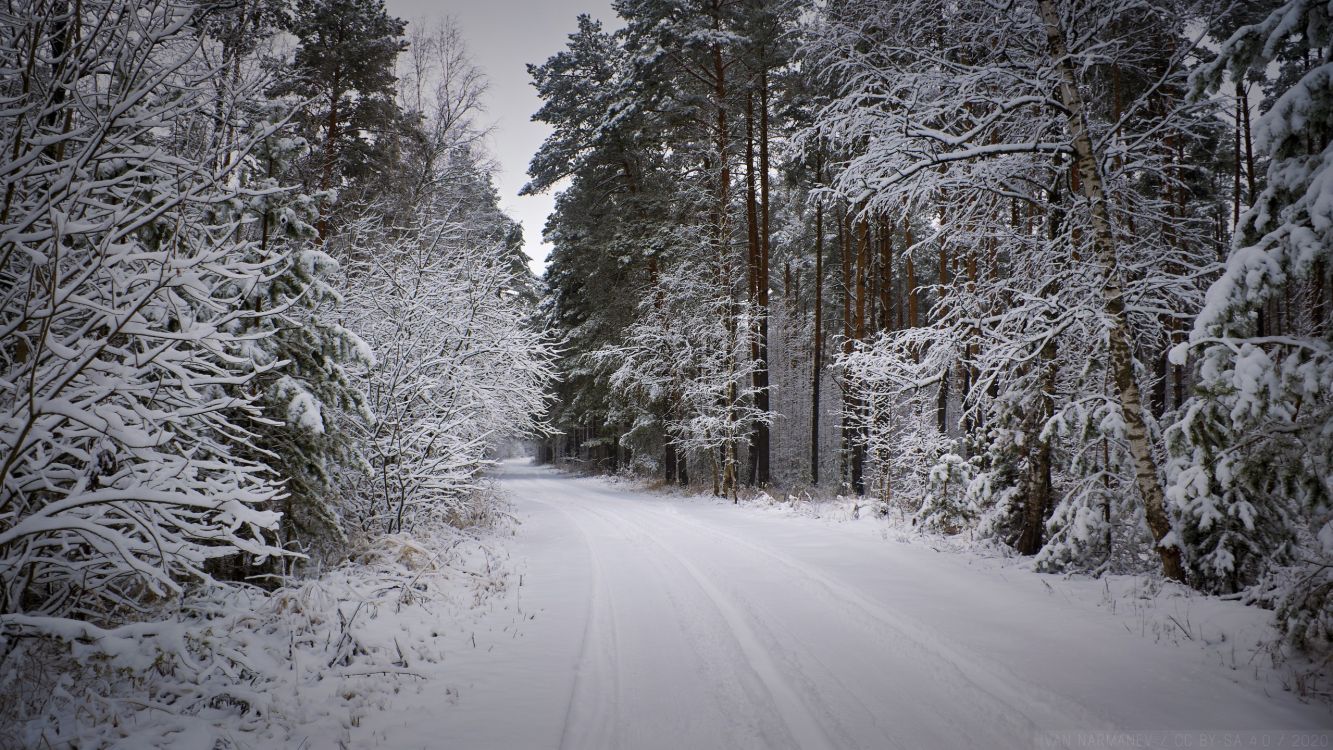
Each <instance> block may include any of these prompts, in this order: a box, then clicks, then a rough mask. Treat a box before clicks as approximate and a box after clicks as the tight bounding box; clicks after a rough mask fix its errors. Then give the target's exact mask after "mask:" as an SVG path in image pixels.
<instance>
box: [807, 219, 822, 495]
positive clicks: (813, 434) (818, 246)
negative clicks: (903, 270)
mask: <svg viewBox="0 0 1333 750" xmlns="http://www.w3.org/2000/svg"><path fill="white" fill-rule="evenodd" d="M813 359H814V367H813V373H812V374H811V382H810V484H814V485H817V484H819V381H820V376H821V375H822V374H823V371H824V204H823V203H822V202H820V203H816V204H815V332H814V355H813Z"/></svg>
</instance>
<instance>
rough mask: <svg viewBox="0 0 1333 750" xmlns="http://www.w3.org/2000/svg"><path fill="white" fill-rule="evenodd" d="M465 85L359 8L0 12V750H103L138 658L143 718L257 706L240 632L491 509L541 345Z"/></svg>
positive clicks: (537, 401) (461, 73)
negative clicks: (150, 712) (490, 469)
mask: <svg viewBox="0 0 1333 750" xmlns="http://www.w3.org/2000/svg"><path fill="white" fill-rule="evenodd" d="M485 85H486V84H485V77H484V74H483V73H482V71H481V70H480V69H478V68H477V67H476V66H475V65H474V64H472V62H471V60H470V58H469V57H468V53H467V50H466V47H465V45H464V43H463V40H462V38H461V35H460V34H459V32H458V30H457V28H455V27H453V26H451V25H449V24H447V23H443V24H439V25H437V26H429V25H427V26H420V27H413V28H410V29H409V28H408V27H407V25H406V24H405V22H403V21H402V20H400V19H397V18H395V17H392V16H390V15H389V14H388V13H387V12H386V10H385V8H384V5H383V3H382V2H380V0H295V1H294V2H289V1H288V0H237V1H236V2H230V1H228V2H201V3H181V2H176V1H175V0H72V1H70V0H31V1H24V0H20V1H19V2H11V3H9V5H8V6H7V9H6V10H4V11H3V13H2V14H0V102H2V103H0V108H3V111H4V114H3V116H0V141H3V142H4V147H3V150H4V155H3V157H2V158H0V180H2V181H3V193H4V195H3V204H2V205H0V456H3V463H2V464H0V664H3V677H0V694H4V695H5V696H6V697H5V698H4V699H3V700H0V704H3V706H4V707H3V708H0V719H2V720H0V726H4V727H5V729H4V730H3V731H0V735H5V739H3V740H0V745H5V746H9V743H10V742H20V743H21V746H30V747H36V746H38V745H40V746H43V747H50V746H65V745H62V743H69V744H68V745H67V746H77V747H92V746H100V745H99V743H100V742H104V741H107V740H106V737H105V736H100V737H98V738H96V739H94V738H91V737H86V736H83V735H81V734H80V732H86V731H94V732H103V733H105V732H113V733H114V729H112V726H113V724H114V723H115V720H114V719H113V717H116V716H118V715H123V712H124V711H125V709H124V705H123V704H120V705H117V704H116V702H115V700H114V699H113V698H112V696H114V695H115V694H116V691H115V690H114V689H113V688H112V686H114V685H116V684H118V683H120V682H121V681H122V678H123V677H124V676H125V675H127V674H135V675H140V677H139V678H138V679H140V680H143V679H144V678H143V677H142V673H143V672H144V670H145V669H150V670H151V669H157V670H160V672H161V673H162V674H163V675H166V676H167V677H168V679H166V680H160V681H158V682H156V683H152V684H148V682H145V685H147V687H145V688H144V690H145V691H148V692H147V693H146V694H145V695H141V696H138V698H136V700H139V701H142V703H143V704H144V705H147V706H149V707H157V710H162V711H166V712H170V713H172V714H189V713H192V712H199V711H205V712H207V711H208V710H218V709H220V708H221V707H224V706H227V705H230V706H240V707H243V708H244V710H242V713H247V712H248V713H249V714H250V715H251V716H253V715H254V714H256V713H262V711H263V709H262V708H260V706H261V705H263V704H262V703H261V702H260V701H259V698H258V697H257V695H254V694H251V695H247V694H245V693H243V692H237V690H238V688H237V685H244V684H245V683H246V682H250V681H253V680H254V679H256V675H263V674H264V673H265V668H264V666H263V662H262V660H260V659H259V658H258V654H257V653H256V652H257V651H259V648H257V647H256V648H251V647H246V646H243V645H239V644H238V642H237V637H236V635H235V634H236V632H238V631H245V632H251V631H253V632H254V633H257V634H262V633H263V632H265V629H272V628H273V627H274V624H275V623H280V622H288V620H290V617H289V618H288V620H282V619H281V614H282V612H283V611H284V609H289V610H290V609H299V608H300V607H301V606H302V602H301V598H300V597H302V596H308V595H310V592H309V591H306V590H304V589H302V588H301V586H302V584H303V583H304V582H307V581H311V580H315V579H317V578H318V577H319V576H320V575H321V574H323V573H325V572H327V571H330V570H333V569H335V568H337V567H338V566H339V565H340V563H342V562H343V561H345V560H347V559H348V558H349V556H350V557H353V558H357V557H358V556H360V557H365V556H366V555H371V556H374V555H375V554H380V555H381V556H385V555H387V554H388V553H387V552H386V551H385V550H386V547H385V544H386V543H385V542H384V540H385V539H389V540H392V539H395V538H396V539H399V542H398V544H399V546H402V545H406V544H408V539H407V537H405V536H403V535H404V534H406V533H407V532H409V531H411V530H413V529H418V530H420V529H423V528H436V529H454V530H455V531H454V532H453V533H454V535H455V536H458V535H462V534H464V532H465V530H467V529H470V528H474V527H478V526H484V525H486V524H487V523H488V519H489V517H490V516H492V515H494V514H495V513H496V512H497V507H498V506H497V505H496V502H495V500H494V497H493V495H492V494H490V493H488V492H487V491H486V490H485V482H484V480H483V479H482V477H481V470H482V469H483V468H484V466H486V465H487V464H489V462H490V461H491V460H492V459H493V457H494V455H495V452H496V451H497V449H500V448H502V447H503V446H504V445H506V444H507V441H509V440H511V439H514V438H520V437H523V436H526V435H531V434H533V432H534V430H539V429H541V424H542V406H543V401H544V398H545V396H544V393H545V387H546V381H547V379H548V377H549V375H550V374H551V366H552V362H553V359H552V358H553V352H554V350H553V349H552V347H551V343H550V341H549V340H548V338H547V337H546V335H545V334H544V333H543V332H542V330H541V328H540V326H538V325H536V324H535V323H533V322H532V316H533V314H534V312H535V308H534V304H535V301H536V297H537V285H536V280H535V279H534V278H533V277H532V275H531V273H530V272H529V270H528V267H527V258H526V256H524V255H523V253H522V248H521V246H520V245H521V236H520V235H519V230H518V226H517V225H516V224H515V223H514V222H513V221H512V220H511V219H510V218H509V217H508V216H506V215H505V214H504V213H503V212H502V211H501V209H500V208H499V196H498V194H497V193H496V191H495V188H494V187H493V184H492V177H491V175H492V171H493V169H494V167H493V164H492V161H491V157H490V155H489V154H488V152H487V151H486V148H485V144H484V135H485V128H486V123H485V121H484V119H483V118H482V117H481V106H482V101H481V98H482V96H483V94H484V91H485ZM445 541H448V540H447V539H446V540H445ZM453 543H457V540H455V541H454V542H452V543H451V544H453ZM435 554H436V553H435V552H433V551H432V552H431V555H432V556H434V555H435ZM440 554H443V552H441V553H440ZM381 567H382V566H381ZM381 572H382V573H383V572H384V571H381ZM399 572H400V573H404V571H399ZM404 574H405V573H404ZM384 575H388V574H387V573H384ZM410 578H411V577H410V576H409V578H408V580H410ZM377 580H379V579H377ZM381 582H383V581H382V580H381ZM397 585H399V586H404V585H405V583H404V581H398V582H397ZM316 593H318V592H316ZM333 596H334V597H335V598H336V597H337V596H338V594H337V592H336V591H335V592H334V594H333ZM304 606H305V607H308V608H311V611H309V612H307V613H306V616H307V617H308V618H309V620H310V621H307V622H304V623H303V624H301V625H299V626H296V625H292V633H293V634H294V635H292V639H293V640H294V641H299V640H300V638H302V637H307V638H309V639H310V640H311V641H312V642H313V641H316V640H320V639H321V638H322V637H324V636H326V635H327V633H326V632H325V631H324V630H323V628H325V627H331V628H333V634H334V636H335V638H336V637H337V636H338V635H339V634H340V633H341V635H342V640H341V641H336V642H335V643H334V644H332V645H327V644H324V645H320V646H319V649H323V650H324V651H326V652H327V653H324V654H323V657H322V658H323V659H324V660H325V661H326V662H329V664H330V665H335V666H336V664H337V663H339V662H340V661H344V660H345V658H346V656H348V655H350V652H351V651H352V650H354V649H353V648H352V645H354V644H351V642H350V640H348V639H349V638H350V637H351V636H350V635H349V634H348V623H349V620H348V619H343V621H342V622H341V625H340V624H339V621H338V620H337V619H332V621H331V623H330V622H322V621H320V620H318V619H316V618H317V617H323V616H324V615H323V614H322V613H318V612H317V611H315V610H314V607H315V603H313V602H311V601H306V602H304ZM348 612H349V613H350V612H351V609H349V610H348ZM327 614H328V617H329V618H333V614H332V613H331V612H329V613H327ZM289 624H290V623H289ZM340 628H341V630H340ZM228 633H230V636H228ZM303 634H304V635H303ZM253 645H254V644H251V646H253ZM319 649H317V650H316V651H315V653H316V654H319V653H321V651H320V650H319ZM339 649H341V650H343V651H348V654H341V653H339ZM70 658H73V659H76V660H88V661H89V662H90V663H93V664H97V663H99V660H100V662H101V664H102V668H101V669H98V670H97V671H95V672H93V673H92V674H86V675H83V677H82V678H80V679H85V678H86V682H84V683H82V684H77V683H74V682H70V681H69V680H68V677H70V676H74V675H78V674H80V673H79V672H78V671H77V670H75V669H73V667H72V666H71V665H70V663H69V662H68V659H70ZM287 658H288V659H295V658H296V657H295V656H290V657H287ZM268 669H270V670H271V669H272V667H269V668H268ZM61 674H64V675H66V679H65V680H64V681H58V680H56V678H57V677H59V676H60V675H61ZM53 680H55V681H53ZM149 682H151V681H149ZM98 695H101V696H102V700H101V701H100V702H99V700H98V699H97V698H96V696H98ZM266 700H268V701H272V700H273V698H272V697H270V698H267V699H266ZM78 706H83V708H82V709H78V708H76V707H78ZM79 710H83V711H88V712H90V714H89V716H85V717H83V718H79V717H78V712H79ZM71 717H72V718H71ZM20 719H23V720H24V721H26V723H20ZM101 724H105V726H97V725H101ZM19 726H26V727H29V728H30V729H31V731H32V732H37V733H38V734H25V732H24V731H19V730H18V729H15V727H19ZM34 727H35V728H34ZM164 731H166V730H164ZM173 731H178V730H173ZM165 736H166V737H167V738H168V739H169V738H170V736H171V732H170V731H166V734H165ZM136 742H141V743H143V744H136ZM146 744H148V740H145V739H142V738H140V739H139V740H136V741H134V742H131V745H133V746H136V747H140V746H146ZM168 744H169V743H168Z"/></svg>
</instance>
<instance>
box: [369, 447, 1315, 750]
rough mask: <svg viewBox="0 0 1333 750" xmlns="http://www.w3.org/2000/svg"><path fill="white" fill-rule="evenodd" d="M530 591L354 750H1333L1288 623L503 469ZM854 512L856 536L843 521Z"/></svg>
mask: <svg viewBox="0 0 1333 750" xmlns="http://www.w3.org/2000/svg"><path fill="white" fill-rule="evenodd" d="M499 479H500V487H501V488H502V489H503V490H505V491H506V492H507V494H508V495H509V496H510V497H511V499H512V502H513V512H514V514H515V516H516V519H517V523H516V524H514V526H513V536H512V537H510V538H508V539H505V540H502V541H499V542H498V543H497V545H498V548H499V549H501V550H503V551H502V552H501V553H500V555H501V557H502V558H507V559H506V560H504V562H503V563H502V564H505V565H508V566H509V573H508V584H507V585H506V586H505V587H504V589H503V590H502V591H499V592H497V593H496V594H495V595H494V596H491V597H490V598H488V599H487V600H486V601H485V602H483V603H482V604H481V606H480V608H479V609H478V610H477V612H476V613H475V614H474V616H473V617H472V618H471V619H470V620H454V621H452V622H451V623H444V622H442V623H440V626H439V629H440V630H441V631H445V630H447V631H448V632H440V633H439V638H440V639H441V641H440V643H439V645H440V647H441V648H442V653H443V658H441V659H440V660H439V661H437V662H433V663H429V664H421V665H418V667H417V669H418V670H420V671H421V677H422V679H420V680H419V681H415V682H413V683H412V684H411V685H407V684H404V685H403V686H402V688H401V689H400V690H397V691H395V692H396V694H395V695H393V696H392V697H387V696H386V697H387V700H381V701H379V702H378V703H379V705H378V706H377V707H376V708H377V710H373V711H368V712H365V714H364V715H363V716H362V717H360V720H359V721H358V722H357V726H355V727H352V728H351V736H350V739H351V744H352V746H354V747H392V748H416V747H422V748H435V747H442V746H449V747H460V748H496V749H497V750H499V749H501V748H570V749H579V750H582V749H584V748H626V749H638V748H673V749H674V748H700V749H703V748H723V747H726V748H805V749H807V750H811V749H814V748H973V747H975V748H1028V747H1084V748H1086V747H1329V746H1330V741H1331V740H1333V732H1330V730H1329V728H1330V727H1333V712H1331V710H1330V706H1329V705H1328V704H1327V703H1324V702H1320V701H1317V700H1316V701H1303V700H1301V699H1300V698H1299V697H1298V696H1297V695H1296V694H1295V693H1294V692H1293V691H1292V689H1291V688H1292V685H1290V684H1288V683H1289V682H1290V679H1291V678H1290V672H1289V671H1288V670H1284V669H1282V668H1281V666H1280V665H1279V666H1275V665H1274V658H1273V651H1272V649H1271V646H1270V645H1269V644H1271V643H1272V641H1273V638H1274V634H1273V632H1272V627H1271V624H1270V620H1271V613H1270V612H1266V611H1263V610H1260V609H1256V608H1253V607H1246V606H1244V605H1241V604H1239V603H1237V602H1228V601H1221V600H1218V599H1216V598H1211V597H1204V596H1200V595H1199V594H1197V593H1194V592H1191V591H1189V590H1188V589H1185V588H1183V587H1176V586H1174V585H1163V584H1161V583H1160V581H1157V580H1154V579H1149V578H1143V577H1129V576H1122V577H1110V578H1104V579H1100V580H1091V579H1087V578H1080V577H1065V576H1055V575H1043V574H1037V573H1034V572H1032V571H1031V570H1030V568H1029V567H1028V562H1027V561H1023V560H1015V559H1012V558H1008V559H1006V558H1004V557H1002V556H997V555H987V554H984V553H978V552H975V551H966V550H957V549H953V550H950V549H945V548H943V547H941V546H940V545H938V544H935V543H932V541H931V539H930V538H929V537H925V536H921V535H918V534H915V533H913V532H912V531H911V530H910V529H904V528H901V527H895V526H894V525H893V524H892V522H890V521H884V520H882V519H873V520H865V521H864V522H857V521H854V520H853V519H851V517H850V515H847V517H845V518H831V519H830V518H827V517H826V518H822V519H820V518H813V517H811V516H813V515H815V514H813V513H810V512H808V511H806V512H801V511H800V510H799V509H794V508H793V507H792V506H790V505H786V504H770V505H760V504H750V505H748V506H741V507H736V506H733V505H731V504H730V503H725V502H722V501H719V500H714V499H709V498H699V497H683V496H673V495H669V494H662V493H650V492H645V491H643V490H642V489H639V488H636V486H634V485H632V484H629V483H625V482H616V481H609V480H606V479H598V478H576V477H571V476H568V475H565V474H561V473H559V472H557V471H555V470H552V469H549V468H541V467H534V466H529V465H526V464H525V463H522V462H509V463H506V464H505V465H504V467H503V469H502V471H501V473H500V476H499ZM835 515H836V514H835Z"/></svg>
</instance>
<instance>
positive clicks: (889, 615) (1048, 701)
mask: <svg viewBox="0 0 1333 750" xmlns="http://www.w3.org/2000/svg"><path fill="white" fill-rule="evenodd" d="M625 500H626V499H624V498H622V501H625ZM631 502H632V501H631ZM641 510H643V511H644V512H645V513H648V514H651V515H653V516H655V517H656V518H658V519H660V520H663V521H665V522H667V524H669V525H670V524H674V525H676V526H677V527H678V528H687V529H689V530H691V531H695V532H703V533H706V534H709V535H711V536H713V537H714V538H717V539H721V540H724V541H726V542H728V543H730V544H733V545H737V546H741V547H744V548H746V549H748V550H750V551H752V552H754V553H756V554H759V555H762V556H763V557H765V558H767V559H768V560H771V561H772V562H775V563H777V564H778V565H781V566H782V567H783V568H784V569H786V570H788V571H790V572H791V573H793V574H795V575H794V576H793V578H792V580H793V581H794V582H795V581H799V582H802V583H803V584H804V585H803V588H804V589H805V590H807V591H808V592H810V593H812V594H814V595H816V596H820V597H821V598H822V599H823V600H824V601H825V602H826V603H828V604H830V605H833V606H836V607H838V608H839V609H840V610H841V611H842V612H843V614H844V615H846V616H848V617H849V618H852V619H854V620H855V621H857V622H858V623H859V624H861V625H863V626H868V627H871V628H874V629H876V630H878V631H879V632H880V633H881V634H883V635H888V636H893V638H888V639H882V642H885V643H888V644H892V646H893V648H894V650H895V651H898V652H901V656H903V657H906V658H909V659H915V660H917V661H922V660H921V659H920V655H925V656H928V657H929V658H930V660H931V661H933V662H934V663H935V666H940V667H944V668H945V669H946V670H947V671H949V672H952V673H953V676H955V677H956V678H958V679H959V680H960V681H962V682H963V683H965V685H964V687H966V686H970V687H971V688H973V689H975V690H976V691H979V692H980V693H981V694H983V695H984V696H988V697H989V698H991V699H992V701H993V702H994V704H996V705H994V706H993V708H994V709H999V710H993V711H992V714H993V718H994V719H995V720H996V721H998V722H1000V723H1004V724H1010V725H1012V724H1013V722H1012V718H1013V712H1017V714H1018V716H1020V717H1021V719H1022V725H1021V727H1018V726H1016V727H1015V728H1016V729H1017V728H1021V729H1023V730H1025V731H1026V732H1027V733H1035V732H1038V731H1041V730H1042V729H1050V728H1052V727H1055V726H1071V725H1074V726H1080V727H1083V728H1098V729H1104V730H1114V729H1117V727H1114V726H1112V725H1111V724H1110V723H1109V722H1108V721H1107V720H1106V719H1105V718H1104V717H1102V716H1100V715H1097V714H1095V713H1093V712H1090V711H1089V710H1088V709H1087V708H1086V707H1085V706H1083V705H1081V704H1078V703H1075V702H1073V701H1070V700H1067V699H1065V698H1063V697H1061V696H1058V695H1056V694H1054V693H1051V692H1050V691H1048V690H1046V689H1045V688H1042V687H1040V686H1037V685H1035V684H1033V683H1032V682H1030V681H1028V680H1026V679H1024V678H1022V677H1020V676H1018V675H1016V674H1014V673H1013V672H1012V671H1010V670H1009V669H1007V668H1006V667H1004V666H1002V665H1000V664H998V663H996V662H995V661H994V660H992V659H990V658H987V657H986V656H984V655H982V654H980V653H977V652H975V651H973V650H972V649H969V648H967V647H965V646H963V645H962V644H959V643H956V642H950V641H948V640H946V639H944V638H943V637H941V636H938V635H936V634H932V633H929V632H927V631H925V630H924V629H923V628H922V627H921V626H919V625H916V624H915V623H912V622H911V621H909V620H907V619H905V618H903V617H902V616H901V615H899V614H897V613H895V612H893V611H892V610H890V609H888V608H887V607H885V606H884V605H882V604H880V603H879V602H876V601H874V600H872V599H870V598H868V597H867V596H866V595H865V594H863V593H861V592H860V591H857V590H856V589H855V588H853V587H851V586H849V585H847V584H844V583H841V582H839V581H837V580H835V579H834V578H832V577H830V576H829V575H827V574H825V573H824V572H822V571H820V570H818V569H816V568H815V567H813V566H811V565H809V564H807V563H804V562H802V561H800V560H797V559H796V558H794V557H791V556H789V555H785V554H782V553H779V552H776V551H773V550H772V549H769V548H767V547H764V546H762V545H760V544H757V543H754V542H752V541H750V540H748V539H745V538H743V537H740V536H737V535H735V534H732V533H729V532H726V531H722V530H720V529H717V528H715V527H713V526H710V525H708V524H705V523H702V522H700V521H697V520H694V519H691V518H688V517H686V516H684V515H681V514H679V513H672V512H669V511H667V510H664V509H662V508H659V507H652V506H648V507H644V508H642V509H641ZM739 595H740V596H745V592H744V591H740V592H739ZM904 641H906V642H909V643H911V644H912V646H913V647H914V648H910V649H904V648H902V647H901V646H902V644H903V642H904ZM914 652H915V653H914ZM973 697H980V696H973ZM974 707H977V706H975V705H974ZM1004 709H1010V710H1009V711H1005V710H1004ZM982 739H984V738H978V740H982Z"/></svg>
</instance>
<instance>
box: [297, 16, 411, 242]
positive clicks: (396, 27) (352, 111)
mask: <svg viewBox="0 0 1333 750" xmlns="http://www.w3.org/2000/svg"><path fill="white" fill-rule="evenodd" d="M405 28H406V23H405V22H403V21H402V20H400V19H397V18H394V17H392V16H390V15H388V13H387V12H385V9H384V2H383V0H297V2H296V5H295V9H294V12H293V14H292V17H291V20H290V24H289V26H288V31H290V32H291V33H292V34H293V35H294V36H295V37H296V39H297V43H298V47H297V50H296V56H295V58H294V59H293V61H292V71H291V75H286V76H283V77H282V82H281V83H279V84H278V85H276V86H275V87H274V88H273V90H272V92H273V94H275V95H286V94H295V95H296V96H299V97H303V98H309V99H312V100H313V102H312V104H311V105H310V106H309V107H308V108H307V109H306V110H305V113H304V115H303V116H302V118H301V120H302V123H303V126H304V131H305V134H306V137H307V139H308V140H309V141H310V142H311V144H314V149H313V153H312V156H311V159H310V160H309V163H308V164H307V165H306V168H305V169H304V175H303V177H304V182H305V185H306V187H307V188H308V189H315V190H319V191H334V192H337V191H338V190H341V189H342V188H344V187H345V186H350V187H353V188H355V187H367V186H368V182H364V181H363V180H364V179H365V178H368V177H370V176H371V175H373V174H381V173H384V172H387V171H389V170H390V166H389V165H393V164H396V162H397V161H398V158H397V154H396V144H397V140H398V139H397V138H396V136H397V135H398V134H399V133H400V131H401V130H402V128H403V127H404V126H403V123H402V121H401V117H400V112H399V109H398V105H397V102H396V99H395V94H396V91H395V87H394V84H395V82H396V81H397V77H396V76H395V75H394V66H395V64H396V63H397V60H398V55H399V53H401V52H402V51H403V50H404V49H406V42H405V41H403V39H402V36H403V32H404V29H405ZM349 181H350V182H349ZM349 197H351V196H345V197H344V198H343V199H342V202H343V203H347V202H349V201H348V198H349ZM330 214H331V208H329V207H326V208H324V209H323V212H322V213H321V215H320V218H319V221H318V229H319V235H320V239H321V241H326V240H327V239H328V237H329V231H330V219H331V216H330Z"/></svg>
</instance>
